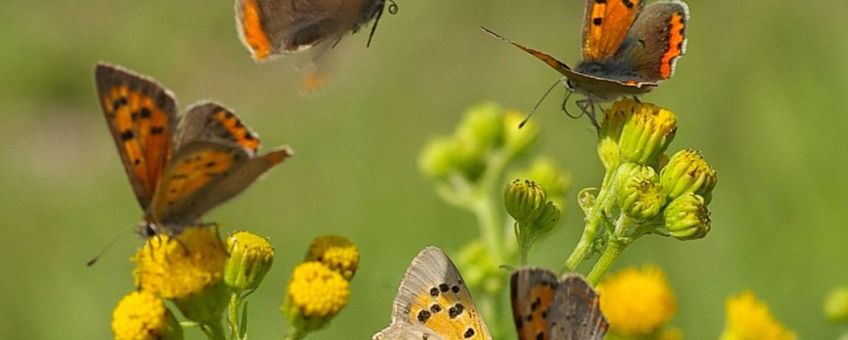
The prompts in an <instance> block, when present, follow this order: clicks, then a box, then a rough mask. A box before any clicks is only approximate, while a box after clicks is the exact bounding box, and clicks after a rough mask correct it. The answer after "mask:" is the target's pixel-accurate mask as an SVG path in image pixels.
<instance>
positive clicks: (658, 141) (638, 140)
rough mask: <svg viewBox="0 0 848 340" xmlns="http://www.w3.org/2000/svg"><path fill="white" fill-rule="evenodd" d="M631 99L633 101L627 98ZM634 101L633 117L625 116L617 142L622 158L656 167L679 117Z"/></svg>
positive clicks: (675, 128) (651, 105)
mask: <svg viewBox="0 0 848 340" xmlns="http://www.w3.org/2000/svg"><path fill="white" fill-rule="evenodd" d="M628 100H629V101H633V100H632V99H624V101H628ZM633 102H634V103H631V104H632V105H633V108H632V114H630V115H628V116H627V117H626V121H625V123H624V126H622V129H621V137H620V138H619V141H618V147H619V148H620V149H621V157H622V158H623V159H624V160H625V161H628V162H632V163H637V164H646V165H654V164H656V162H657V159H658V158H659V157H660V155H662V153H663V152H665V149H666V148H668V145H669V144H670V143H671V140H672V139H674V134H675V132H676V131H677V118H676V117H675V116H674V114H673V113H672V112H671V111H668V110H666V109H663V108H660V107H658V106H656V105H653V104H647V103H635V101H633Z"/></svg>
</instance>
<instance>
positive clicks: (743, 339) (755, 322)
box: [720, 291, 796, 340]
mask: <svg viewBox="0 0 848 340" xmlns="http://www.w3.org/2000/svg"><path fill="white" fill-rule="evenodd" d="M726 307H727V320H726V322H727V323H726V325H725V328H724V333H722V335H721V338H720V339H721V340H755V339H756V340H759V339H767V340H794V339H795V338H796V337H795V334H794V333H792V332H791V331H789V330H788V329H786V328H785V327H784V326H783V325H781V324H780V322H779V321H777V320H775V318H774V316H772V315H771V313H770V312H769V309H768V306H766V305H765V304H764V303H762V302H760V301H758V300H757V298H756V297H755V296H754V293H752V292H750V291H746V292H743V293H741V294H739V295H736V296H732V297H730V298H728V299H727V304H726Z"/></svg>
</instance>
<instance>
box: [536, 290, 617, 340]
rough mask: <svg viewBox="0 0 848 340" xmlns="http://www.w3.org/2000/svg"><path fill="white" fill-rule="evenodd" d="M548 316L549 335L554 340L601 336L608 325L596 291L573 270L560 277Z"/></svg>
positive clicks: (587, 339)
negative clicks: (571, 272)
mask: <svg viewBox="0 0 848 340" xmlns="http://www.w3.org/2000/svg"><path fill="white" fill-rule="evenodd" d="M549 319H550V320H549V322H550V329H551V339H558V340H560V339H561V340H602V339H603V338H604V335H605V334H606V333H607V328H608V327H609V324H608V323H607V320H606V319H605V318H604V315H603V313H601V307H600V297H599V296H598V293H597V292H596V291H595V290H594V289H592V287H591V286H590V285H589V283H588V282H586V280H584V279H583V278H582V277H580V276H578V275H573V274H572V275H566V276H565V277H564V278H563V279H562V280H561V281H560V283H559V286H558V287H557V291H556V297H555V298H554V303H553V307H552V308H551V313H550V315H549Z"/></svg>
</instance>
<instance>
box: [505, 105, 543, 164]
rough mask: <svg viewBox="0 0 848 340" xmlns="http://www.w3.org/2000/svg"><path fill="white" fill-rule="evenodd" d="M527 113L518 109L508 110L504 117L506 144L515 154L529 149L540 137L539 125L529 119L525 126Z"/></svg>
mask: <svg viewBox="0 0 848 340" xmlns="http://www.w3.org/2000/svg"><path fill="white" fill-rule="evenodd" d="M524 117H525V114H524V113H523V112H518V111H508V112H507V113H506V114H505V115H504V118H503V129H504V144H505V146H506V149H507V150H509V151H510V152H511V153H512V154H513V155H520V154H523V153H525V152H527V151H529V150H530V149H531V148H532V147H533V145H535V144H536V140H538V139H539V125H538V124H536V123H535V122H532V121H527V122H526V123H525V124H524V125H523V126H519V125H521V122H523V121H524Z"/></svg>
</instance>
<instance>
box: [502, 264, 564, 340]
mask: <svg viewBox="0 0 848 340" xmlns="http://www.w3.org/2000/svg"><path fill="white" fill-rule="evenodd" d="M558 285H559V282H558V281H557V277H556V275H554V273H552V272H550V271H549V270H545V269H538V268H522V269H519V270H517V271H516V272H514V273H513V274H512V277H511V279H510V300H511V301H512V316H513V319H514V321H515V329H516V331H517V332H518V339H519V340H550V339H552V338H551V331H550V327H549V325H548V317H549V315H550V311H551V306H552V305H553V303H554V298H555V297H556V293H557V286H558Z"/></svg>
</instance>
